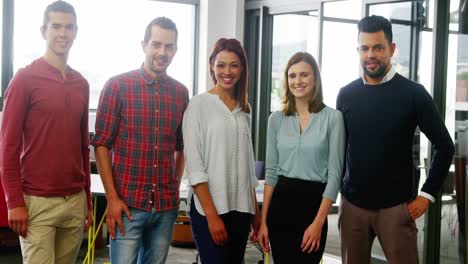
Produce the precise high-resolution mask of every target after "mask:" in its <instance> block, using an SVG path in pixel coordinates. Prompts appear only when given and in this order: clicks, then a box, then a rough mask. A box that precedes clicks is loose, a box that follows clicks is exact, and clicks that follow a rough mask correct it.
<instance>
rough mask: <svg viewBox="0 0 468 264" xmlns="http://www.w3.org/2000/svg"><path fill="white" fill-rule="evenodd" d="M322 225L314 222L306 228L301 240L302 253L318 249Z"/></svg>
mask: <svg viewBox="0 0 468 264" xmlns="http://www.w3.org/2000/svg"><path fill="white" fill-rule="evenodd" d="M322 227H323V223H321V222H319V221H317V219H316V220H314V222H312V224H311V225H310V226H309V227H307V229H306V230H305V232H304V236H303V238H302V243H301V250H302V252H305V251H307V253H309V254H310V253H312V252H315V251H317V250H318V249H319V248H320V238H321V237H322Z"/></svg>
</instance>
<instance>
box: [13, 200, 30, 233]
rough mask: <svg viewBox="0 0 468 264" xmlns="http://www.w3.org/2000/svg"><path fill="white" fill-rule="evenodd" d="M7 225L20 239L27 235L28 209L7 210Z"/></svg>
mask: <svg viewBox="0 0 468 264" xmlns="http://www.w3.org/2000/svg"><path fill="white" fill-rule="evenodd" d="M8 225H9V226H10V228H11V229H12V230H13V231H14V232H15V233H17V234H18V235H20V236H22V237H26V234H27V233H28V209H27V208H26V207H24V206H22V207H16V208H13V209H10V210H8Z"/></svg>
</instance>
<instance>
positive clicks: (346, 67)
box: [321, 9, 361, 107]
mask: <svg viewBox="0 0 468 264" xmlns="http://www.w3.org/2000/svg"><path fill="white" fill-rule="evenodd" d="M325 10H326V9H325ZM357 34H358V30H357V26H356V24H352V23H341V22H331V21H324V22H323V39H322V67H321V68H322V83H323V101H324V103H325V104H326V105H328V106H331V107H335V106H336V98H337V96H338V93H339V91H340V89H341V88H342V87H343V86H345V85H346V84H348V83H349V82H351V81H352V80H355V79H356V78H359V68H360V67H361V66H360V65H359V54H358V52H357V50H356V49H357V46H358V43H357Z"/></svg>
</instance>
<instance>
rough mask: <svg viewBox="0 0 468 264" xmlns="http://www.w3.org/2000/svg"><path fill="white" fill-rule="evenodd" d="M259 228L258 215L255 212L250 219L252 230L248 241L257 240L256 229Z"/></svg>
mask: <svg viewBox="0 0 468 264" xmlns="http://www.w3.org/2000/svg"><path fill="white" fill-rule="evenodd" d="M259 229H260V216H259V215H258V211H257V213H256V214H255V215H254V216H253V219H252V230H251V232H250V241H252V242H254V243H255V242H257V241H258V231H259Z"/></svg>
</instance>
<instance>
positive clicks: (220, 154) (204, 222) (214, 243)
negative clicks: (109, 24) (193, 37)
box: [182, 38, 260, 264]
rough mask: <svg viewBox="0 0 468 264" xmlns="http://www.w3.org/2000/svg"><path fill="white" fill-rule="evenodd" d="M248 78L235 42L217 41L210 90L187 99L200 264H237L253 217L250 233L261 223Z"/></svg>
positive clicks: (188, 158) (186, 146)
mask: <svg viewBox="0 0 468 264" xmlns="http://www.w3.org/2000/svg"><path fill="white" fill-rule="evenodd" d="M247 73H248V70H247V59H246V56H245V52H244V49H243V48H242V46H241V44H240V43H239V41H237V40H235V39H224V38H223V39H220V40H218V41H217V42H216V44H215V46H214V49H213V52H212V53H211V56H210V74H211V78H212V79H213V82H214V84H215V85H214V87H213V88H211V89H210V90H209V91H208V92H206V93H203V94H200V95H197V96H194V97H193V98H192V100H191V101H190V103H189V105H188V107H187V110H186V112H185V114H184V119H183V122H182V133H183V137H184V154H185V160H186V171H187V177H188V180H189V183H190V185H191V187H192V188H191V192H190V193H189V209H188V210H189V213H190V222H191V225H192V232H193V235H194V240H195V243H196V245H197V248H198V252H199V254H200V258H201V262H202V263H204V264H210V263H213V264H218V263H236V264H240V263H242V262H243V258H244V253H245V246H246V243H247V238H248V234H249V231H250V227H251V223H252V218H253V223H254V224H253V229H254V231H255V233H256V231H257V230H258V227H259V224H260V220H259V217H258V206H257V201H256V199H255V187H256V186H257V185H258V182H257V179H256V177H255V170H254V156H253V148H252V140H251V136H250V123H251V115H250V106H249V104H248V101H247V98H248V97H247V81H248V80H247ZM253 216H254V217H253Z"/></svg>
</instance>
